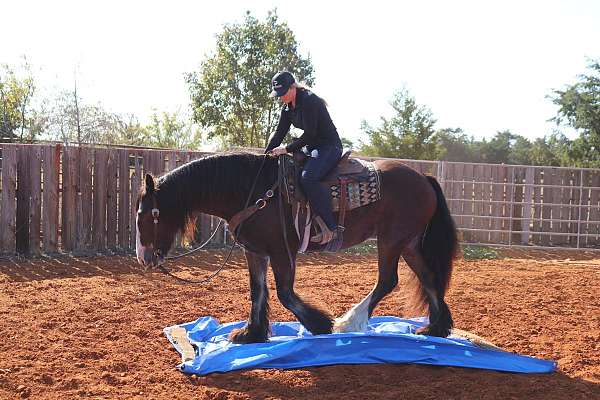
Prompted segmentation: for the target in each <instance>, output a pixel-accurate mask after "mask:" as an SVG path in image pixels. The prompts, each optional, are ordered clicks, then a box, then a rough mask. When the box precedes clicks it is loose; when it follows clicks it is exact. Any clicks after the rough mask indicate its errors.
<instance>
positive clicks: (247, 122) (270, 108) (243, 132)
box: [185, 11, 314, 147]
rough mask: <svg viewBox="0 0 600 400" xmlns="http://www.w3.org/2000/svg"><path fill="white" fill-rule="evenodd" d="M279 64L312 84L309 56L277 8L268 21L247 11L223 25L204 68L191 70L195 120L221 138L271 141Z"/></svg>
mask: <svg viewBox="0 0 600 400" xmlns="http://www.w3.org/2000/svg"><path fill="white" fill-rule="evenodd" d="M280 70H289V71H291V72H293V73H294V74H295V75H296V76H297V77H298V78H299V79H302V80H303V81H305V82H306V83H307V84H309V85H311V84H313V81H314V76H313V66H312V63H311V60H310V57H306V58H305V57H302V56H301V55H300V54H299V53H298V42H297V41H296V38H295V36H294V33H293V32H292V31H291V30H290V28H289V27H288V26H287V24H286V23H284V22H280V21H279V19H278V17H277V13H276V11H270V12H269V13H268V15H267V18H266V20H265V21H259V20H258V19H256V18H254V17H253V16H252V15H251V14H250V12H247V13H246V18H245V20H244V22H243V23H239V24H231V25H225V26H224V28H223V31H222V32H221V33H220V34H218V35H217V44H216V51H215V53H214V54H213V55H211V56H209V57H207V58H206V59H205V60H204V61H203V62H202V64H201V66H200V71H199V72H192V73H189V74H186V78H185V79H186V82H187V84H188V87H189V90H190V93H191V98H192V109H193V120H194V121H195V122H197V123H198V124H200V126H201V127H203V128H204V129H205V130H206V132H207V135H208V139H217V140H219V141H220V142H221V143H222V144H227V145H235V146H252V147H264V146H266V144H267V142H268V139H269V136H270V135H271V133H272V132H273V131H274V129H275V126H276V124H277V121H278V118H279V107H280V106H279V105H278V104H277V102H276V101H274V100H273V99H272V98H270V97H269V93H270V85H271V77H272V76H273V75H274V74H275V73H276V72H277V71H280Z"/></svg>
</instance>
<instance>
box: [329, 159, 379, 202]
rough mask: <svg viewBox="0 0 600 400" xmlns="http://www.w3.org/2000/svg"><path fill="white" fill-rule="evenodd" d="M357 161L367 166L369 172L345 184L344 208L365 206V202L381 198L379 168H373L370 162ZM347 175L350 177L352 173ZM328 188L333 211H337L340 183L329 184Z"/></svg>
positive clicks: (373, 165)
mask: <svg viewBox="0 0 600 400" xmlns="http://www.w3.org/2000/svg"><path fill="white" fill-rule="evenodd" d="M358 161H360V162H361V163H362V164H363V165H365V166H366V167H367V169H368V171H369V173H368V175H367V176H366V177H365V178H364V179H363V178H361V179H356V180H352V181H350V182H348V184H347V185H346V190H347V192H346V199H347V200H346V201H347V204H346V210H352V209H355V208H358V207H362V206H366V205H367V204H370V203H373V202H375V201H377V200H379V199H381V187H380V186H381V185H380V182H381V179H380V178H379V170H378V169H377V168H375V164H373V163H372V162H369V161H362V160H358ZM348 177H352V175H348ZM330 188H331V202H332V206H333V211H339V209H340V185H339V184H336V185H331V186H330Z"/></svg>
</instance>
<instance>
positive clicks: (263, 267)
mask: <svg viewBox="0 0 600 400" xmlns="http://www.w3.org/2000/svg"><path fill="white" fill-rule="evenodd" d="M245 255H246V262H247V263H248V270H249V272H250V299H251V301H252V308H251V310H250V317H249V318H248V324H247V325H246V326H245V327H243V328H239V329H235V330H233V331H232V332H231V333H230V334H229V339H230V340H231V341H232V342H234V343H256V342H266V341H267V340H268V338H269V289H268V287H267V265H268V264H269V258H268V257H266V256H261V255H258V254H256V253H252V252H250V251H247V250H246V251H245Z"/></svg>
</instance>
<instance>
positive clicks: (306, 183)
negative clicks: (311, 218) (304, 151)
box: [300, 146, 342, 230]
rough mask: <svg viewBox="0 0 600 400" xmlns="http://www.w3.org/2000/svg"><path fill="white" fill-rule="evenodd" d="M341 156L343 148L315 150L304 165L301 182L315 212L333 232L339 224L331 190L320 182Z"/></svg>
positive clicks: (326, 147)
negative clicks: (333, 207) (334, 216)
mask: <svg viewBox="0 0 600 400" xmlns="http://www.w3.org/2000/svg"><path fill="white" fill-rule="evenodd" d="M341 156H342V149H341V147H337V146H323V147H321V148H318V149H314V150H313V151H312V152H311V157H309V159H308V161H307V162H306V164H305V165H304V170H303V171H302V178H301V180H300V183H301V184H302V189H304V193H306V196H307V197H308V201H309V203H310V206H311V207H312V209H313V211H315V212H316V213H317V214H318V215H319V216H320V217H321V218H323V222H325V224H326V225H327V227H328V228H329V229H331V230H334V229H335V228H336V227H337V222H336V220H335V218H333V210H332V207H331V194H330V193H329V191H330V189H329V188H326V187H323V186H322V185H321V182H320V181H321V179H323V178H324V177H325V175H327V174H328V173H329V172H330V171H331V170H332V169H333V168H334V167H335V165H336V164H337V162H338V161H339V160H340V157H341Z"/></svg>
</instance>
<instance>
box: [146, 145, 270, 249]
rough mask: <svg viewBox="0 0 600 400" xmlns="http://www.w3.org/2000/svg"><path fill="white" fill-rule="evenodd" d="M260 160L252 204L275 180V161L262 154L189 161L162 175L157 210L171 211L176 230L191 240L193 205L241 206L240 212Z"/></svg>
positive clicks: (193, 225) (232, 154)
mask: <svg viewBox="0 0 600 400" xmlns="http://www.w3.org/2000/svg"><path fill="white" fill-rule="evenodd" d="M263 161H264V165H263V169H262V170H261V173H260V176H259V177H258V180H257V182H256V187H255V189H254V192H253V198H252V199H250V200H251V201H252V203H251V204H253V203H254V201H255V200H256V199H257V198H258V197H259V196H261V195H262V194H264V192H265V191H266V190H267V188H268V187H270V186H271V185H272V184H273V183H274V182H275V179H277V160H276V159H275V158H271V157H267V158H266V159H265V156H264V155H257V154H250V153H228V154H219V155H211V156H208V157H203V158H200V159H197V160H194V161H191V162H189V163H187V164H184V165H182V166H180V167H178V168H176V169H174V170H173V171H171V172H168V173H167V174H165V175H163V176H161V177H160V178H159V179H158V182H157V191H158V193H159V198H160V204H161V205H160V207H161V209H168V210H171V213H172V216H173V218H174V221H175V223H176V225H177V227H178V228H179V229H181V230H182V231H183V233H184V236H185V237H187V238H190V236H192V235H193V233H194V227H195V220H196V215H195V212H194V211H195V210H194V208H195V207H194V205H195V204H198V203H200V202H201V203H203V204H207V203H210V204H219V203H223V204H240V205H241V206H240V209H241V207H243V205H244V204H245V201H246V200H247V198H248V194H249V193H250V189H251V187H252V183H253V182H254V179H255V178H256V174H257V173H258V171H259V169H260V167H261V164H262V163H263ZM161 212H162V211H161Z"/></svg>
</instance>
